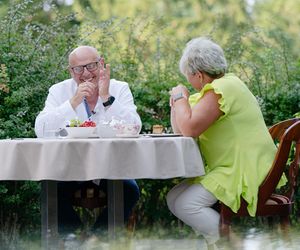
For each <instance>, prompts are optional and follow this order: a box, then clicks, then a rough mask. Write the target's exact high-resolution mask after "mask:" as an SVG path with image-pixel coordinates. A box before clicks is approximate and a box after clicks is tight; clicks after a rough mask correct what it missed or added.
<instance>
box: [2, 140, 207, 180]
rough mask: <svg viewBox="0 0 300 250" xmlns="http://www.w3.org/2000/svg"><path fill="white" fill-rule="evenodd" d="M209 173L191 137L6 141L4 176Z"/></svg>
mask: <svg viewBox="0 0 300 250" xmlns="http://www.w3.org/2000/svg"><path fill="white" fill-rule="evenodd" d="M203 174H204V167H203V163H202V158H201V154H200V152H199V149H198V147H197V144H196V142H195V141H194V139H192V138H188V137H161V138H147V137H139V138H113V139H99V138H89V139H36V138H34V139H15V140H10V139H8V140H0V180H91V179H139V178H153V179H165V178H173V177H179V176H182V177H192V176H199V175H203Z"/></svg>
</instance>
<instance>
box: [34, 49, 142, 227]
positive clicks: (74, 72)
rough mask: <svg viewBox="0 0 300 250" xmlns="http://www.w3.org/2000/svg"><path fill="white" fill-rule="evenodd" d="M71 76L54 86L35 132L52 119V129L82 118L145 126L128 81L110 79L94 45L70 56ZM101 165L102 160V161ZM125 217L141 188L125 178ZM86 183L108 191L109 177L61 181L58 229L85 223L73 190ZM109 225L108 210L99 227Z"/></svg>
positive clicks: (59, 184)
mask: <svg viewBox="0 0 300 250" xmlns="http://www.w3.org/2000/svg"><path fill="white" fill-rule="evenodd" d="M68 69H69V72H70V74H71V76H72V78H71V79H68V80H65V81H62V82H60V83H57V84H55V85H53V86H52V87H51V88H50V89H49V94H48V97H47V100H46V102H45V107H44V109H43V110H42V111H41V112H40V114H39V115H38V116H37V118H36V121H35V132H36V135H37V136H38V137H42V136H43V127H44V124H45V123H47V122H49V121H51V125H52V129H58V128H61V127H63V126H64V125H65V121H68V120H71V119H74V118H78V119H79V120H81V121H84V120H87V119H90V120H93V121H95V122H97V121H99V120H100V119H101V120H111V119H112V117H116V118H117V119H120V120H124V121H126V122H127V123H135V124H139V125H141V120H140V117H139V115H138V114H137V112H136V106H135V105H134V101H133V96H132V94H131V91H130V89H129V87H128V84H127V83H126V82H121V81H116V80H114V79H110V66H109V65H108V64H107V65H105V64H104V59H103V58H101V57H100V55H99V54H98V52H97V50H96V49H95V48H93V47H90V46H80V47H78V48H76V49H74V50H73V51H72V52H71V53H70V55H69V67H68ZM99 164H100V163H99ZM123 182H124V217H125V220H126V219H127V218H128V217H129V215H130V212H131V210H132V208H133V206H134V205H135V203H136V202H137V200H138V198H139V188H138V186H137V184H136V182H135V181H134V180H124V181H123ZM84 185H94V187H95V188H99V189H100V190H102V191H103V192H104V193H106V191H107V188H106V180H101V181H100V184H99V181H98V182H97V181H93V182H76V181H71V182H59V183H58V227H59V228H58V229H59V232H70V231H73V230H75V229H76V228H78V227H79V226H80V225H81V222H80V219H79V217H78V215H77V214H76V212H75V211H74V210H73V207H72V204H71V198H72V195H73V193H74V192H75V191H76V190H78V189H79V188H81V187H83V186H84ZM106 224H107V211H106V210H104V211H103V212H102V214H100V216H99V218H98V220H97V222H96V224H95V225H96V226H100V225H106Z"/></svg>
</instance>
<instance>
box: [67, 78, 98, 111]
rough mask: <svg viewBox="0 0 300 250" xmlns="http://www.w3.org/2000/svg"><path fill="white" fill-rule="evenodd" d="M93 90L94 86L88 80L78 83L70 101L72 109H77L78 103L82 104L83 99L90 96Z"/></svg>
mask: <svg viewBox="0 0 300 250" xmlns="http://www.w3.org/2000/svg"><path fill="white" fill-rule="evenodd" d="M95 88H96V86H95V84H94V83H92V82H90V79H88V80H87V81H85V82H82V83H80V84H79V85H78V88H77V90H76V93H75V95H74V96H73V97H72V98H71V100H70V103H71V105H72V107H73V109H75V108H77V106H78V105H79V104H80V103H82V101H83V98H84V97H89V96H92V95H93V93H94V91H95Z"/></svg>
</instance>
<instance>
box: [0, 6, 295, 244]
mask: <svg viewBox="0 0 300 250" xmlns="http://www.w3.org/2000/svg"><path fill="white" fill-rule="evenodd" d="M299 12H300V0H276V1H275V0H256V1H255V0H239V1H236V0H185V1H184V0H147V1H139V0H128V1H125V0H56V1H52V0H23V1H21V0H0V66H1V67H0V138H11V137H34V136H35V134H34V131H33V125H34V119H35V117H36V115H37V114H38V112H39V111H40V110H41V109H42V107H43V105H44V101H45V98H46V96H47V91H48V88H49V87H50V86H51V85H52V84H54V83H57V82H59V81H61V80H63V79H66V78H69V75H68V72H67V70H66V66H67V55H68V53H69V52H70V50H72V49H73V48H74V47H76V46H78V45H83V44H89V45H93V46H95V47H96V48H98V49H99V51H100V53H101V54H102V55H103V56H104V57H105V59H106V62H108V63H110V64H111V68H112V74H111V75H112V78H116V79H119V80H123V81H127V82H128V83H129V85H130V87H131V90H132V92H133V95H134V98H135V103H136V105H137V107H138V112H139V114H140V116H141V118H142V121H143V128H142V132H145V133H146V132H149V131H151V127H152V125H154V124H162V125H163V126H165V127H166V128H167V129H170V123H169V105H168V100H169V98H168V91H169V89H170V88H171V87H172V86H174V85H176V84H178V83H182V84H186V80H185V78H184V77H183V76H182V75H180V73H179V70H178V61H179V59H180V55H181V52H182V49H183V48H184V46H185V43H186V42H187V41H189V40H190V39H191V38H193V37H196V36H202V35H206V36H210V37H212V38H213V39H214V40H215V41H216V42H218V43H219V44H220V45H221V46H222V47H223V48H224V50H225V55H226V57H227V60H228V63H229V71H231V72H234V73H236V74H237V75H238V76H239V77H241V78H242V79H243V80H244V81H245V83H246V84H247V85H248V87H249V88H250V89H251V91H252V92H253V93H254V95H255V96H256V97H257V99H258V101H259V103H260V105H261V108H262V111H263V115H264V118H265V121H266V123H267V125H271V124H274V123H276V122H278V121H280V120H284V119H288V118H291V117H293V116H295V115H297V114H296V113H298V116H299V111H300V61H299V49H300V33H299V24H300V15H299V14H298V13H299ZM191 91H193V90H192V89H191ZM0 164H1V162H0ZM178 181H179V180H178V179H173V180H164V181H158V180H155V181H152V180H138V182H139V185H140V187H141V192H142V196H141V199H140V202H139V203H138V205H137V208H136V214H137V215H138V224H137V226H138V227H151V226H153V225H155V224H156V223H160V224H161V225H162V226H165V227H175V228H178V225H179V224H180V223H179V224H178V221H177V220H176V219H175V218H174V217H173V216H172V215H171V214H170V212H169V211H168V209H167V207H166V202H165V196H166V193H167V192H168V190H170V188H171V187H172V186H174V185H175V184H176V183H177V182H178ZM39 189H40V185H39V183H35V182H1V183H0V196H1V199H0V211H1V212H0V229H1V232H6V233H8V235H11V238H6V242H7V244H13V241H11V239H13V237H16V235H18V234H24V235H31V236H32V232H33V231H34V230H35V229H39V227H40V224H39V223H40V207H39ZM157 194H159V195H157ZM298 197H299V196H298ZM296 207H297V209H296V211H295V217H294V221H298V220H297V216H296V214H297V213H298V214H299V204H297V205H296ZM179 231H180V230H179ZM2 235H3V233H1V234H0V242H1V240H2V241H5V239H4V237H2ZM1 237H2V238H1ZM7 239H8V240H7Z"/></svg>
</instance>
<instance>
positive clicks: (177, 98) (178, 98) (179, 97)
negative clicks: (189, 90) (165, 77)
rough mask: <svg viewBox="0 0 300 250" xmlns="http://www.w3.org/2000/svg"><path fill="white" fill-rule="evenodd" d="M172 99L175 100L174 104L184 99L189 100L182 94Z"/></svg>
mask: <svg viewBox="0 0 300 250" xmlns="http://www.w3.org/2000/svg"><path fill="white" fill-rule="evenodd" d="M172 98H173V101H174V102H176V101H178V100H180V99H182V98H184V99H186V100H187V98H186V96H185V95H184V94H183V93H182V92H180V93H177V94H175V95H173V96H172Z"/></svg>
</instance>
